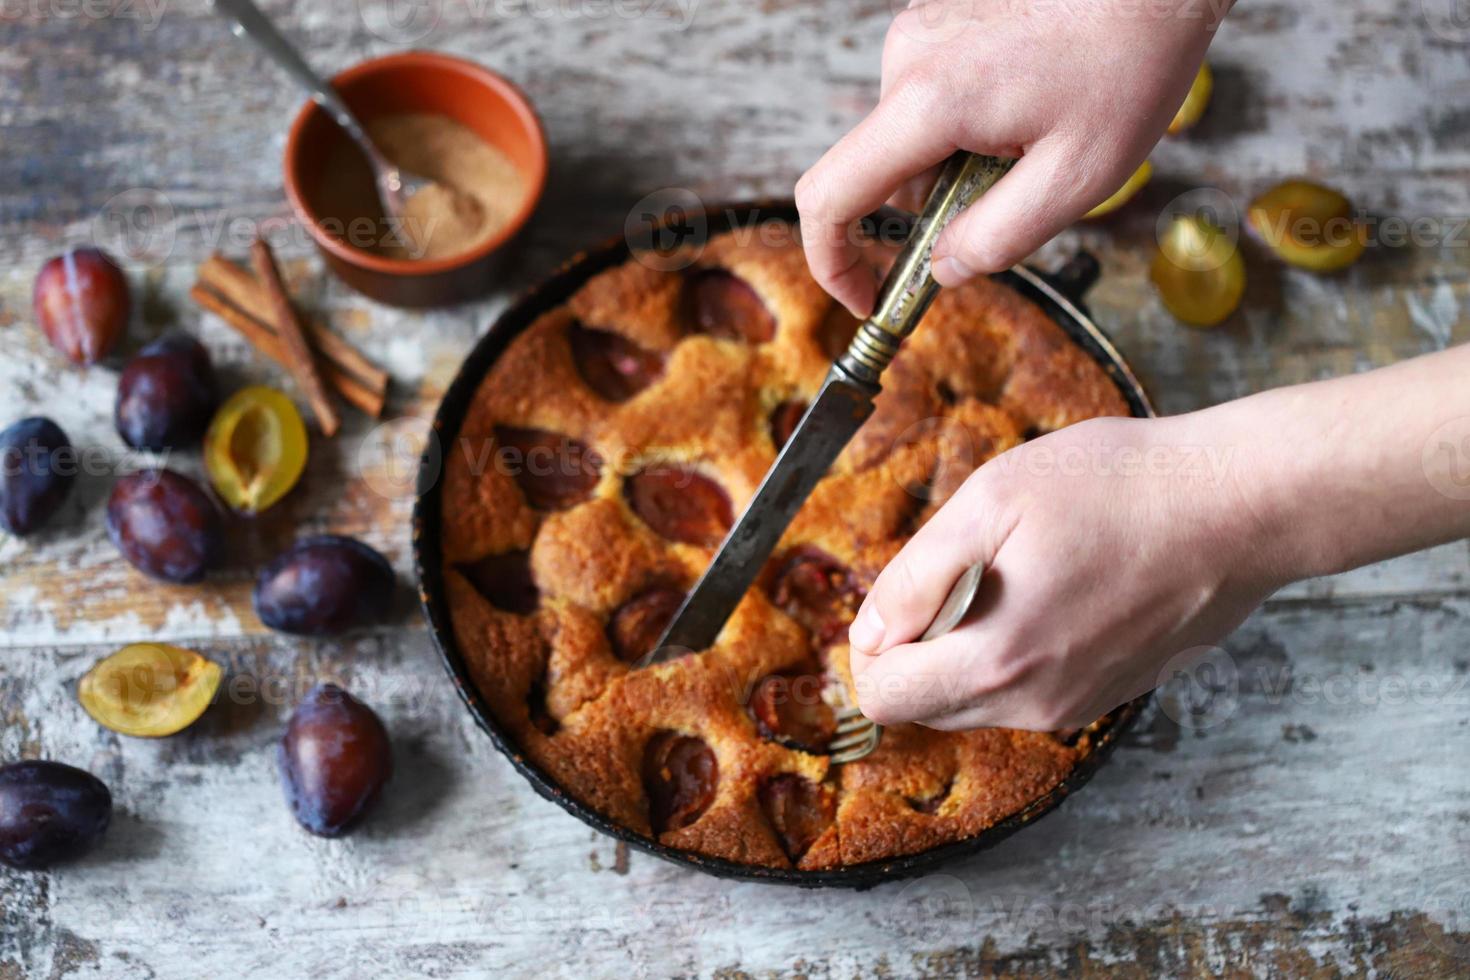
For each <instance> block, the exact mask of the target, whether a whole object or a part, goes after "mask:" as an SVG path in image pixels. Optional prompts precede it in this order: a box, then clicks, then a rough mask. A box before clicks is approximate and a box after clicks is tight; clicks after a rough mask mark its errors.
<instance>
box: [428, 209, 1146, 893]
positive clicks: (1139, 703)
mask: <svg viewBox="0 0 1470 980" xmlns="http://www.w3.org/2000/svg"><path fill="white" fill-rule="evenodd" d="M679 217H680V221H681V224H682V227H683V228H684V229H685V230H686V231H687V230H688V229H690V228H691V227H692V228H693V229H694V234H695V235H704V234H707V235H709V236H713V235H716V234H719V233H720V232H722V231H726V230H728V229H732V228H743V229H748V228H750V227H752V226H753V225H754V224H756V223H759V222H761V221H770V220H780V221H787V222H795V221H796V217H797V214H796V206H795V204H793V203H792V202H791V201H789V200H785V201H779V200H778V201H758V202H745V203H741V204H734V205H727V206H721V207H714V208H709V209H707V210H706V211H704V212H703V214H702V218H703V220H702V221H700V220H695V221H693V222H689V221H688V220H687V219H688V217H689V216H688V215H687V214H682V215H680V216H679ZM698 217H699V216H696V219H698ZM905 222H906V219H904V218H901V217H895V216H894V215H893V214H889V213H885V214H884V215H883V216H882V218H881V219H880V220H876V221H875V222H874V227H875V229H878V230H880V231H881V232H883V233H885V234H887V235H892V234H894V233H895V227H897V228H898V232H897V233H898V234H901V233H902V230H903V228H904V227H905ZM680 244H681V245H687V244H689V240H688V239H687V238H685V239H684V240H682V241H681V242H680ZM631 254H632V253H631V249H630V246H629V243H628V241H627V238H626V237H622V236H620V237H618V238H616V239H614V240H611V241H609V242H607V243H605V244H603V245H601V246H599V247H597V248H593V249H590V250H589V251H586V252H582V253H579V254H577V255H575V256H573V257H572V258H571V259H570V260H568V261H567V262H566V263H565V264H564V265H562V266H561V268H559V269H558V270H557V271H556V272H555V273H553V274H552V275H551V276H550V277H548V278H547V279H546V280H544V281H543V282H541V283H539V284H538V285H536V286H534V287H532V288H531V289H530V290H528V291H527V292H526V293H524V294H523V295H522V296H521V297H520V298H519V299H517V300H516V301H515V302H514V303H512V304H511V306H510V308H509V309H507V310H506V311H505V312H504V313H503V314H501V316H500V318H499V319H498V320H496V322H495V324H494V325H493V326H492V327H491V328H490V330H489V332H488V333H486V334H485V336H484V337H482V338H481V339H480V341H479V343H477V344H476V345H475V347H474V349H473V350H471V351H470V353H469V356H468V357H466V358H465V360H464V363H463V364H462V365H461V366H460V369H459V374H458V375H457V376H456V377H455V379H454V381H453V383H451V384H450V386H449V390H448V392H447V393H446V394H445V396H444V400H443V402H441V403H440V405H439V410H438V412H437V413H435V416H434V423H433V435H434V438H432V439H430V440H429V448H428V449H427V450H426V451H425V455H424V459H423V461H422V464H421V466H420V470H419V481H418V499H417V501H416V502H415V504H414V511H413V552H414V566H415V569H416V572H417V574H418V580H419V602H420V604H421V605H422V606H423V610H424V616H425V617H426V618H427V620H428V623H429V632H430V634H431V635H432V636H433V638H434V644H435V646H437V647H438V649H439V653H440V655H441V656H442V657H443V660H444V666H445V668H446V669H447V670H448V671H449V676H450V678H451V680H453V682H454V686H455V689H456V690H457V691H458V692H459V696H460V699H461V700H463V701H464V703H465V706H466V707H467V708H468V709H469V710H470V713H471V714H473V715H474V717H475V721H476V722H477V723H478V724H479V726H480V728H482V729H483V730H484V731H485V734H487V735H489V736H490V739H491V741H492V742H494V743H495V747H496V748H497V749H499V750H500V751H501V752H502V753H503V754H504V755H505V757H506V758H507V759H509V760H510V762H511V765H513V766H515V768H516V769H517V770H518V771H519V772H520V774H521V775H523V776H525V777H526V779H527V780H528V781H529V782H530V783H531V785H532V786H533V787H534V788H535V789H536V792H538V793H540V794H541V795H542V796H544V797H546V798H547V799H548V800H552V801H553V802H555V803H557V804H559V805H560V806H561V807H562V809H564V810H566V811H567V812H568V813H570V814H572V815H573V816H575V817H576V818H577V819H579V820H581V821H582V822H583V823H586V824H589V825H591V826H593V827H595V828H597V829H598V830H600V831H602V832H603V833H605V834H607V835H609V836H610V837H614V838H617V839H618V840H621V841H626V842H627V843H628V844H630V845H632V846H634V847H636V848H638V849H639V850H642V851H646V852H647V853H649V854H653V855H656V856H658V857H661V858H663V859H665V860H667V861H672V862H674V863H675V864H680V865H683V866H685V867H688V868H693V869H695V870H698V871H703V872H705V873H707V874H712V875H717V876H720V877H725V878H740V879H746V880H750V881H765V882H776V883H783V884H792V885H801V886H807V887H831V886H836V887H848V888H868V887H872V886H873V885H877V884H880V883H882V882H885V881H891V880H893V879H897V878H904V877H909V876H911V875H916V874H921V873H923V872H925V871H928V870H931V869H933V868H934V867H936V866H938V865H941V864H944V863H946V862H950V861H954V860H956V859H959V858H962V857H966V856H969V855H972V854H976V853H978V852H980V851H983V850H986V849H987V848H990V847H994V846H995V845H996V844H998V843H999V842H1000V841H1002V840H1004V839H1005V838H1007V837H1009V836H1010V835H1011V834H1013V833H1015V832H1016V831H1017V830H1020V829H1021V828H1022V827H1025V826H1026V825H1028V824H1030V823H1032V822H1034V821H1036V820H1037V819H1039V818H1040V817H1042V816H1044V815H1046V814H1047V813H1049V812H1050V811H1052V810H1054V809H1055V808H1056V807H1057V806H1058V804H1060V803H1061V802H1062V800H1064V799H1066V798H1067V796H1068V795H1070V794H1071V793H1072V792H1073V791H1075V790H1076V789H1078V788H1079V787H1080V786H1082V785H1083V784H1084V783H1086V782H1087V780H1088V779H1090V778H1091V777H1092V775H1093V773H1095V772H1096V771H1097V770H1098V768H1099V767H1100V766H1101V765H1102V764H1103V762H1104V761H1106V759H1107V757H1108V756H1109V755H1110V754H1111V753H1112V751H1113V749H1114V748H1116V746H1117V744H1118V740H1119V739H1120V738H1121V737H1122V735H1123V733H1124V732H1125V731H1127V729H1128V728H1129V727H1131V726H1132V724H1133V723H1134V721H1135V720H1136V719H1137V717H1138V714H1139V712H1140V711H1141V710H1142V708H1143V705H1144V704H1145V702H1146V701H1147V696H1144V697H1140V698H1137V699H1135V700H1133V701H1130V702H1129V703H1128V704H1125V705H1123V706H1122V707H1120V708H1118V709H1117V710H1116V711H1113V712H1112V713H1111V714H1109V715H1108V716H1107V717H1106V718H1104V719H1103V720H1102V721H1101V722H1099V723H1098V724H1097V725H1096V726H1095V727H1094V728H1093V729H1092V730H1091V731H1090V738H1091V743H1092V751H1091V752H1089V753H1088V755H1087V756H1086V757H1084V758H1083V759H1082V760H1081V761H1079V762H1078V764H1077V765H1076V767H1074V768H1073V770H1072V771H1071V772H1070V773H1069V774H1068V775H1067V777H1066V778H1065V779H1063V780H1062V781H1061V782H1060V783H1058V784H1057V785H1056V786H1055V787H1054V788H1053V789H1052V790H1051V791H1050V792H1049V793H1046V794H1045V795H1044V796H1041V797H1039V798H1037V799H1035V800H1033V801H1032V802H1031V803H1030V804H1028V805H1027V806H1026V807H1024V808H1023V809H1021V810H1020V811H1018V812H1016V813H1014V814H1012V815H1011V816H1009V817H1007V818H1006V819H1004V820H1002V821H1000V822H999V823H996V824H995V825H993V826H991V827H988V828H986V829H985V830H982V831H981V832H980V833H978V834H976V835H974V836H973V837H967V838H965V839H963V840H959V841H954V842H952V843H949V844H943V845H940V846H939V847H934V848H930V849H929V850H926V851H921V852H919V853H917V854H909V855H905V856H903V857H895V858H891V859H886V860H882V861H872V862H868V863H865V864H856V865H848V866H846V867H842V868H835V869H832V870H828V871H798V870H795V869H787V868H766V867H757V866H753V865H747V864H738V863H736V862H733V861H726V860H723V859H720V858H712V857H706V856H704V855H700V854H695V853H692V852H690V851H684V850H679V849H677V848H673V847H667V846H665V845H663V844H661V843H659V842H658V841H656V840H653V839H651V838H648V837H645V836H643V835H642V834H639V833H637V832H635V831H633V830H630V829H628V828H627V827H623V826H621V825H619V824H617V823H614V822H613V821H611V820H609V819H608V818H607V817H604V816H603V815H602V814H600V813H598V812H597V811H595V810H593V809H592V808H591V807H589V806H587V805H586V804H584V803H582V802H581V801H580V800H577V799H575V798H573V797H572V796H570V795H569V794H568V793H567V792H566V791H565V790H563V789H562V788H561V787H560V786H558V785H557V784H556V782H555V781H553V780H552V779H551V777H550V776H548V775H547V774H546V773H545V772H543V771H542V770H541V769H540V768H539V767H537V766H536V765H535V764H534V763H533V762H531V761H530V760H529V759H528V758H527V757H526V756H525V754H524V753H523V752H522V751H521V749H520V747H519V746H518V745H517V744H516V742H515V740H514V739H513V738H512V736H511V734H510V733H509V732H508V731H507V730H506V729H504V728H503V727H501V725H500V724H499V722H497V721H496V720H495V717H494V716H493V715H492V714H491V713H490V708H489V706H488V705H487V704H486V702H485V699H484V698H483V697H481V696H480V692H479V691H478V690H477V689H476V687H475V684H474V681H473V680H471V678H470V673H469V669H468V668H467V667H466V665H465V660H464V657H463V655H462V654H461V651H460V650H459V648H458V645H457V644H456V642H455V638H454V629H453V627H452V626H451V623H450V618H449V606H448V602H447V600H446V594H447V590H446V589H445V587H444V573H443V556H442V554H441V550H440V543H439V527H440V507H441V505H442V494H441V492H440V490H441V486H442V481H441V480H440V478H439V477H440V474H441V466H440V463H441V456H440V455H439V452H440V447H444V446H448V445H450V444H451V443H452V442H453V440H454V439H455V438H456V437H457V436H458V434H459V427H460V424H461V423H462V422H463V420H464V417H465V414H466V412H468V410H469V406H470V402H471V400H472V399H473V397H474V394H475V391H476V389H478V388H479V386H480V382H481V381H482V380H483V379H484V377H485V375H486V374H487V373H488V372H489V370H490V368H491V366H492V365H493V364H494V363H495V359H496V358H498V357H499V356H500V354H501V352H502V351H504V350H505V348H506V345H508V344H509V343H510V342H511V340H512V339H514V338H515V337H516V335H517V334H519V333H520V332H521V331H522V330H524V329H526V327H528V326H530V324H531V323H533V322H534V321H535V320H536V318H537V317H539V316H541V315H542V314H543V313H545V312H547V311H548V310H551V309H554V308H555V307H558V306H560V305H561V304H562V303H564V302H566V300H567V299H568V298H569V297H570V296H571V295H572V294H573V293H574V292H576V290H577V289H578V288H579V287H580V286H581V285H582V284H583V283H585V282H587V280H589V279H591V278H592V277H593V276H595V275H596V274H597V273H599V272H602V271H603V270H605V269H609V268H612V267H613V266H616V265H618V264H620V263H622V262H624V261H625V260H627V259H628V258H629V257H630V255H631ZM1097 275H1098V264H1097V260H1096V259H1094V258H1093V257H1092V256H1091V255H1090V254H1088V253H1086V252H1079V253H1077V255H1075V256H1074V257H1073V258H1072V259H1071V260H1070V261H1069V262H1067V263H1066V265H1065V266H1063V268H1062V269H1061V270H1060V271H1058V272H1056V273H1052V274H1048V273H1041V272H1036V271H1034V270H1032V269H1029V268H1026V267H1024V266H1018V267H1016V268H1015V269H1012V270H1010V271H1009V272H1004V273H1001V274H999V275H998V276H996V277H995V278H996V279H998V280H999V281H1001V282H1003V283H1005V284H1006V285H1007V286H1010V287H1011V288H1012V289H1015V290H1016V291H1017V292H1019V293H1021V294H1022V295H1023V296H1025V297H1026V298H1027V299H1029V300H1031V301H1032V302H1033V303H1035V304H1036V305H1037V306H1039V307H1040V308H1041V309H1042V310H1044V311H1045V312H1046V314H1047V316H1049V317H1050V318H1051V319H1052V320H1053V321H1055V322H1056V324H1057V325H1058V326H1060V327H1061V328H1062V329H1063V330H1065V331H1066V333H1067V335H1068V336H1069V337H1070V338H1071V339H1072V340H1073V341H1074V342H1075V343H1076V344H1077V345H1078V346H1080V347H1081V348H1082V349H1083V350H1085V351H1087V353H1088V354H1089V355H1090V356H1091V357H1092V358H1093V359H1094V360H1095V361H1097V363H1098V364H1100V365H1102V367H1103V368H1104V369H1105V370H1106V371H1107V372H1108V375H1109V376H1110V377H1111V378H1112V379H1113V382H1114V383H1115V384H1116V385H1117V386H1118V389H1119V391H1121V392H1122V394H1123V397H1124V398H1125V399H1126V400H1127V402H1128V406H1129V408H1130V409H1131V411H1132V413H1133V415H1134V416H1137V417H1140V418H1143V417H1150V416H1153V415H1154V414H1155V413H1154V410H1153V406H1152V405H1151V404H1150V403H1149V399H1148V396H1147V395H1146V394H1145V393H1144V390H1143V387H1142V386H1141V385H1140V384H1139V383H1138V379H1137V378H1136V377H1135V376H1134V374H1133V371H1132V370H1131V369H1130V368H1129V367H1128V364H1127V362H1126V361H1124V360H1123V357H1122V355H1121V354H1119V353H1118V350H1117V348H1115V347H1114V346H1113V344H1112V342H1111V341H1110V340H1109V339H1108V338H1107V336H1106V335H1105V334H1104V333H1103V332H1102V331H1101V330H1100V329H1098V327H1097V325H1096V324H1094V323H1093V322H1092V320H1091V318H1090V317H1089V316H1088V314H1087V312H1086V309H1085V307H1084V306H1083V304H1082V294H1083V293H1084V292H1085V291H1086V290H1087V289H1088V288H1089V287H1090V286H1091V285H1092V283H1093V282H1094V281H1095V280H1096V279H1097Z"/></svg>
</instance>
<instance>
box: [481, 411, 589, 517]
mask: <svg viewBox="0 0 1470 980" xmlns="http://www.w3.org/2000/svg"><path fill="white" fill-rule="evenodd" d="M495 442H496V444H497V448H496V451H495V465H496V466H497V467H499V468H500V470H501V472H503V473H508V474H510V475H511V476H512V477H514V478H515V481H516V483H517V485H519V486H520V488H521V492H522V493H524V494H525V495H526V503H528V504H530V505H531V506H532V507H534V508H535V509H537V510H566V509H567V508H569V507H572V506H574V505H575V504H579V503H581V502H582V501H584V500H586V499H587V498H588V497H589V496H590V495H591V494H592V491H593V489H594V488H595V487H596V486H597V481H598V479H599V477H600V476H601V473H602V457H600V456H598V455H597V453H596V451H595V450H593V449H592V448H591V447H589V446H588V445H587V444H586V443H584V442H581V441H579V440H577V439H573V438H572V437H571V436H567V435H563V434H562V433H560V432H548V431H547V430H545V429H523V428H518V427H516V426H511V425H497V426H496V427H495Z"/></svg>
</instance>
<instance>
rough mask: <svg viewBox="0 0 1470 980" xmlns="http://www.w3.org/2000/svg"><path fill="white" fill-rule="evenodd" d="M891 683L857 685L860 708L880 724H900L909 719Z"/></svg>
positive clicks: (865, 714) (864, 713)
mask: <svg viewBox="0 0 1470 980" xmlns="http://www.w3.org/2000/svg"><path fill="white" fill-rule="evenodd" d="M891 687H892V686H891V685H888V686H885V685H883V684H878V683H871V684H860V685H857V691H856V694H857V703H858V709H859V710H860V711H862V713H863V715H864V716H866V717H867V718H869V719H871V720H872V721H876V722H877V723H878V724H880V725H898V724H901V723H903V722H905V721H908V720H909V715H908V714H907V713H906V712H904V711H903V710H902V709H903V705H902V704H901V703H900V702H899V700H898V698H897V696H896V694H895V692H894V691H893V690H892V689H891Z"/></svg>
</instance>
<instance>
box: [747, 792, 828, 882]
mask: <svg viewBox="0 0 1470 980" xmlns="http://www.w3.org/2000/svg"><path fill="white" fill-rule="evenodd" d="M756 796H757V797H758V798H759V799H760V804H761V810H762V811H763V812H764V813H765V815H766V819H767V820H769V821H770V822H771V828H772V829H773V830H775V831H776V836H777V838H778V839H779V840H780V841H781V849H782V850H783V851H785V852H786V856H787V857H789V858H790V859H791V861H792V863H793V864H794V863H796V862H797V861H800V860H801V858H802V855H804V854H806V852H807V851H809V850H810V849H811V846H812V845H813V844H814V843H816V841H817V838H818V837H820V836H822V832H823V831H825V830H826V829H827V828H828V827H830V826H831V825H832V821H833V819H834V818H835V817H836V814H837V805H836V800H834V799H833V796H832V793H831V792H830V791H829V790H828V789H827V787H825V786H820V785H818V784H816V783H814V782H812V781H811V780H810V779H807V778H806V777H805V776H798V775H797V774H796V773H791V772H783V773H779V774H778V775H775V776H772V777H771V778H769V779H767V780H764V781H763V782H762V783H761V784H760V785H759V786H758V787H757V788H756Z"/></svg>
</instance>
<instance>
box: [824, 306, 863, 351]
mask: <svg viewBox="0 0 1470 980" xmlns="http://www.w3.org/2000/svg"><path fill="white" fill-rule="evenodd" d="M861 325H862V323H861V321H859V320H858V318H857V317H855V316H853V315H852V314H851V313H849V312H847V307H845V306H843V305H842V304H841V303H833V304H832V309H830V310H828V311H827V316H826V318H825V319H824V320H823V321H822V323H821V325H820V326H818V327H817V345H818V346H819V347H821V348H822V353H823V354H826V355H827V357H828V358H829V359H830V360H833V361H835V360H837V359H838V358H839V357H841V356H842V355H843V353H844V352H845V351H846V350H847V347H848V345H849V344H851V343H852V338H853V337H855V336H856V335H857V332H858V327H860V326H861Z"/></svg>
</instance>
